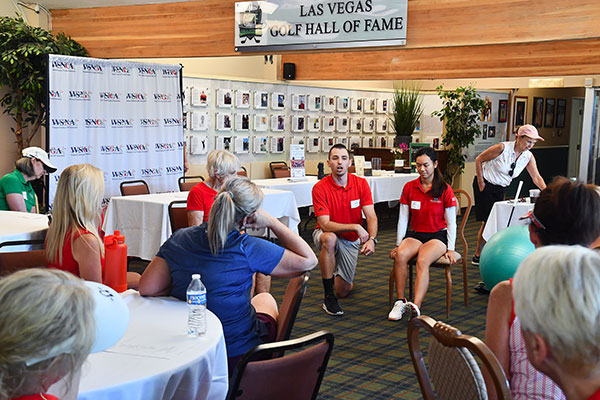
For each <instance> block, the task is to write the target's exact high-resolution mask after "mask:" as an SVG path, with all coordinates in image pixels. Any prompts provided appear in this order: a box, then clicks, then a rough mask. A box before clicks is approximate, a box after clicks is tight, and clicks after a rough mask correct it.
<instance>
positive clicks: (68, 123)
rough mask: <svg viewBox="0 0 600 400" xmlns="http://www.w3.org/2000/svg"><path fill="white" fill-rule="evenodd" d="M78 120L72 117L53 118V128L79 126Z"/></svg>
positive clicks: (51, 121)
mask: <svg viewBox="0 0 600 400" xmlns="http://www.w3.org/2000/svg"><path fill="white" fill-rule="evenodd" d="M77 122H78V121H77V120H76V119H70V118H52V119H51V120H50V123H51V124H52V128H77Z"/></svg>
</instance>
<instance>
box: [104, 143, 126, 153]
mask: <svg viewBox="0 0 600 400" xmlns="http://www.w3.org/2000/svg"><path fill="white" fill-rule="evenodd" d="M122 153H123V146H119V145H116V144H108V145H102V146H100V154H122Z"/></svg>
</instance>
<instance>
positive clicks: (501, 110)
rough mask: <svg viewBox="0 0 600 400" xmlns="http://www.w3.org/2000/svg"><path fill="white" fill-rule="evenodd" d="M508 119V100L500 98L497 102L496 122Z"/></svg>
mask: <svg viewBox="0 0 600 400" xmlns="http://www.w3.org/2000/svg"><path fill="white" fill-rule="evenodd" d="M507 119H508V100H500V101H499V103H498V122H506V120H507Z"/></svg>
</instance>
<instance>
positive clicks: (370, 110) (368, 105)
mask: <svg viewBox="0 0 600 400" xmlns="http://www.w3.org/2000/svg"><path fill="white" fill-rule="evenodd" d="M376 108H377V99H364V102H363V112H364V113H365V114H375V110H376Z"/></svg>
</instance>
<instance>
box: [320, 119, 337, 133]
mask: <svg viewBox="0 0 600 400" xmlns="http://www.w3.org/2000/svg"><path fill="white" fill-rule="evenodd" d="M321 129H322V130H323V132H334V131H335V117H327V116H324V117H322V121H321Z"/></svg>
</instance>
